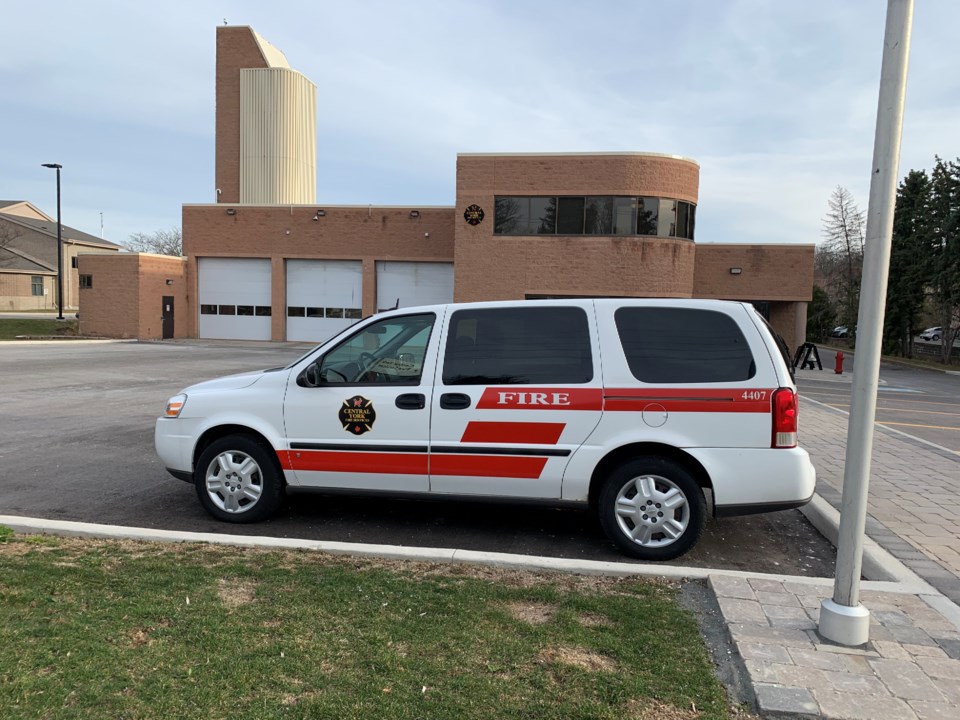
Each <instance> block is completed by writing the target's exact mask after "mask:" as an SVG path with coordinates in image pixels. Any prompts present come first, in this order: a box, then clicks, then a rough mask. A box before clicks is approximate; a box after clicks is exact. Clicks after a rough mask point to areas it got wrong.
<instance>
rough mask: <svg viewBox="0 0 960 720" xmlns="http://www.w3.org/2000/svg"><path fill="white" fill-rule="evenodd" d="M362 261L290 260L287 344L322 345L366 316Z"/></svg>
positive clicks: (288, 271)
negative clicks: (289, 341)
mask: <svg viewBox="0 0 960 720" xmlns="http://www.w3.org/2000/svg"><path fill="white" fill-rule="evenodd" d="M362 291H363V264H362V263H361V262H360V261H359V260H287V340H303V341H307V342H320V341H322V340H326V339H327V338H329V337H331V336H333V335H336V334H337V333H338V332H340V331H341V330H343V329H344V328H345V327H348V326H350V325H352V324H353V323H355V322H356V321H357V320H359V319H360V318H361V317H362V316H363V311H362V308H363V293H362Z"/></svg>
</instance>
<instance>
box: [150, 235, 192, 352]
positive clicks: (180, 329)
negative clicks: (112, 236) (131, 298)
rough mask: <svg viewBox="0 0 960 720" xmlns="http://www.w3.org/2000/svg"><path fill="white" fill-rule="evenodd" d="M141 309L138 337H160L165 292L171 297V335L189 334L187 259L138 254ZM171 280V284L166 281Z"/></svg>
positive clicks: (178, 336) (161, 333) (182, 335)
mask: <svg viewBox="0 0 960 720" xmlns="http://www.w3.org/2000/svg"><path fill="white" fill-rule="evenodd" d="M139 258H140V263H139V273H138V274H139V276H140V283H139V292H140V302H139V306H140V312H139V317H138V320H139V330H138V332H137V337H139V338H141V339H159V338H162V337H163V321H162V318H163V307H162V301H163V297H164V296H170V297H172V298H173V336H174V337H175V338H182V337H188V335H187V328H188V327H189V320H188V318H189V316H190V308H189V303H188V300H187V283H186V277H187V274H186V260H184V259H183V258H178V257H169V256H165V255H149V254H146V253H140V254H139ZM167 280H170V281H171V282H170V284H169V285H168V284H167Z"/></svg>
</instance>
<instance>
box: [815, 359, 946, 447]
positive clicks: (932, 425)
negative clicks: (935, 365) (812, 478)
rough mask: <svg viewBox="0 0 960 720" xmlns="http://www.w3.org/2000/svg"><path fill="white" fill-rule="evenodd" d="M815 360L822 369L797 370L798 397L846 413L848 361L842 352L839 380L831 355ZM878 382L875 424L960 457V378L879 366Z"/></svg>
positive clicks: (893, 364)
mask: <svg viewBox="0 0 960 720" xmlns="http://www.w3.org/2000/svg"><path fill="white" fill-rule="evenodd" d="M820 357H821V360H822V362H823V367H824V369H823V370H801V371H798V373H797V386H798V388H799V390H800V394H801V395H803V397H806V398H810V399H811V400H816V401H818V402H821V403H824V404H826V405H829V406H831V407H834V408H837V409H838V410H843V411H845V412H849V411H850V393H851V388H852V384H851V383H850V382H849V381H850V378H851V372H852V370H853V362H852V359H853V358H852V357H851V356H850V354H849V353H847V357H846V358H845V360H846V362H845V364H844V378H843V379H842V380H843V381H842V380H841V378H839V377H838V376H837V375H836V373H835V372H834V369H835V367H836V365H835V352H834V351H833V350H830V349H826V348H823V349H821V350H820ZM954 367H956V366H954ZM880 379H881V384H880V385H879V387H878V388H877V414H876V420H877V424H878V425H880V426H882V427H887V428H891V429H893V430H899V431H901V432H906V433H909V434H910V435H914V436H916V437H919V438H923V439H924V440H927V441H928V442H932V443H935V444H936V445H939V446H941V447H944V448H946V449H947V450H950V451H952V452H955V453H960V375H958V374H947V373H945V372H942V371H938V370H929V369H926V368H919V367H913V366H910V365H905V364H901V363H897V362H883V363H881V365H880ZM844 381H845V382H844ZM801 422H802V421H801Z"/></svg>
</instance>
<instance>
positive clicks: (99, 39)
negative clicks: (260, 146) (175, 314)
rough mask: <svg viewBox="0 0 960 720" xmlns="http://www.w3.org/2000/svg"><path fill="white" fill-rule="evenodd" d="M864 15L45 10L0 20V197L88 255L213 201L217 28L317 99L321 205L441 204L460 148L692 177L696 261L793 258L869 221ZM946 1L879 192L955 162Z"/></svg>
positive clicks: (333, 7) (343, 7)
mask: <svg viewBox="0 0 960 720" xmlns="http://www.w3.org/2000/svg"><path fill="white" fill-rule="evenodd" d="M885 13H886V3H885V2H883V1H882V0H847V1H845V2H837V1H836V0H804V1H803V2H782V1H781V2H776V1H773V0H673V1H672V2H647V1H646V0H616V1H615V0H610V1H604V0H592V1H591V2H589V3H588V2H569V1H568V0H551V1H546V0H543V1H541V0H513V1H512V2H511V1H508V0H503V1H500V0H490V1H488V2H479V1H478V2H465V1H461V0H406V1H404V2H400V1H399V0H395V1H392V2H391V1H380V2H375V1H373V0H352V1H351V2H342V0H341V1H338V2H331V1H329V0H313V1H312V2H300V1H299V0H297V1H293V0H289V1H284V2H279V1H278V2H274V3H266V2H263V1H262V0H257V1H256V2H249V1H247V0H240V1H231V2H224V1H222V0H221V1H219V2H213V1H208V0H194V1H193V2H181V1H180V0H169V1H168V2H165V3H131V2H119V1H118V2H106V1H101V0H87V1H86V2H83V3H76V2H66V1H64V0H51V1H49V2H32V3H14V2H13V1H12V0H4V2H3V6H2V13H0V16H2V18H3V29H4V32H3V36H4V43H3V45H4V47H3V50H2V52H0V88H2V95H0V97H2V102H0V200H28V201H30V202H31V203H33V204H34V205H36V206H38V207H39V208H40V209H41V210H43V211H45V212H46V213H48V214H49V215H51V216H55V214H56V183H55V177H54V174H53V171H52V170H48V169H46V168H43V167H41V163H60V164H61V165H63V170H62V173H63V174H62V198H63V200H62V203H63V210H62V212H63V222H64V224H67V225H71V226H73V227H76V228H78V229H80V230H84V231H86V232H89V233H91V234H94V235H99V234H100V227H101V213H102V218H103V228H104V229H103V233H104V237H105V238H106V239H107V240H112V241H113V242H123V241H125V240H127V239H128V238H129V236H130V235H131V234H132V233H138V232H145V233H149V232H153V231H155V230H158V229H166V228H170V227H175V226H179V225H180V217H181V206H182V204H183V203H205V202H213V201H214V198H215V195H214V193H215V187H214V179H213V178H214V99H215V96H214V62H215V50H216V48H215V32H216V31H215V28H216V26H217V25H220V24H222V23H223V22H224V20H226V21H227V22H228V23H229V24H231V25H249V26H251V27H253V28H254V29H255V30H256V31H257V32H258V33H259V34H260V35H261V36H262V37H264V38H265V39H266V40H268V41H269V42H270V43H271V44H272V45H274V46H275V47H277V48H278V49H280V50H281V51H283V52H284V54H285V55H286V57H287V60H288V61H289V63H290V66H291V67H293V68H294V69H296V70H298V71H300V72H301V73H303V74H304V75H306V76H307V77H308V78H309V79H310V80H312V81H313V82H314V83H315V84H316V85H317V105H318V107H317V115H318V127H317V134H318V138H317V149H318V157H317V195H318V203H319V204H321V205H338V204H345V205H351V204H360V205H366V204H373V205H378V204H382V205H423V206H427V205H448V206H452V205H453V204H454V202H455V183H456V177H455V174H456V172H455V171H456V154H457V153H458V152H616V151H630V152H657V153H668V154H674V155H682V156H686V157H691V158H693V159H694V160H696V161H697V162H699V163H700V166H701V174H700V196H699V204H698V209H697V238H696V239H697V242H704V243H706V242H764V243H810V242H816V241H818V240H819V239H820V237H821V227H822V221H823V216H824V215H825V213H826V211H827V201H828V199H829V196H830V193H831V192H832V191H833V189H834V188H835V187H836V186H837V185H842V186H844V187H846V188H848V189H849V190H850V191H851V192H852V193H853V196H854V197H855V198H856V200H857V201H858V203H859V205H860V207H861V209H866V205H867V197H868V194H869V183H870V166H871V158H872V153H873V140H874V128H875V123H876V112H877V96H878V90H879V78H880V64H881V55H882V49H883V30H884V21H885ZM957 27H960V2H957V1H956V0H921V1H920V2H917V3H916V8H915V12H914V23H913V37H912V47H911V56H910V74H909V78H908V84H907V104H906V114H905V119H904V127H903V144H902V151H901V160H900V173H899V176H900V177H903V176H904V175H905V174H906V173H907V171H908V170H910V169H928V170H929V169H930V168H931V167H932V166H933V163H934V156H935V155H940V156H941V157H945V158H948V159H952V158H955V157H957V156H958V155H960V132H958V130H960V48H958V45H957V43H956V40H955V35H956V28H957Z"/></svg>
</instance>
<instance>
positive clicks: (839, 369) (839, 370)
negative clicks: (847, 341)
mask: <svg viewBox="0 0 960 720" xmlns="http://www.w3.org/2000/svg"><path fill="white" fill-rule="evenodd" d="M833 372H834V373H836V374H837V375H842V374H843V351H842V350H837V366H836V367H835V368H834V369H833Z"/></svg>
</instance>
